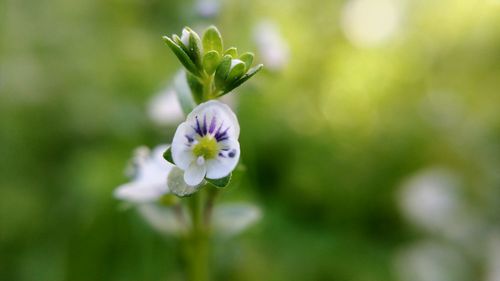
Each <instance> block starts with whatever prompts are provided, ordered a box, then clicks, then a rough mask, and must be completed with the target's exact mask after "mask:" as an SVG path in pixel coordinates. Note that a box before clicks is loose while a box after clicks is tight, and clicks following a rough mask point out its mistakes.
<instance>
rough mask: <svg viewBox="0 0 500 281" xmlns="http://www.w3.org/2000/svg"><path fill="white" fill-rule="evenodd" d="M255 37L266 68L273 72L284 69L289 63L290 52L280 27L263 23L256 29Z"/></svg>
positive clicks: (267, 22) (266, 22)
mask: <svg viewBox="0 0 500 281" xmlns="http://www.w3.org/2000/svg"><path fill="white" fill-rule="evenodd" d="M254 36H255V41H256V43H257V48H258V51H259V55H260V57H261V58H262V62H263V63H264V64H265V66H266V68H267V69H270V70H273V71H279V70H281V69H283V68H284V67H285V65H286V64H287V63H288V60H289V56H290V50H289V47H288V44H287V42H286V41H285V39H283V37H282V35H281V33H280V31H279V29H278V26H277V25H276V24H275V23H274V22H271V21H261V22H260V23H259V24H258V25H257V26H256V27H255V28H254Z"/></svg>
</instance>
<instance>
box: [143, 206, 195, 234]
mask: <svg viewBox="0 0 500 281" xmlns="http://www.w3.org/2000/svg"><path fill="white" fill-rule="evenodd" d="M138 210H139V213H140V214H141V216H142V217H143V218H144V219H146V221H147V222H148V223H149V224H150V225H151V227H153V229H155V230H156V231H158V232H159V233H163V234H166V235H178V234H180V233H182V232H185V231H186V224H184V223H182V222H181V220H180V219H179V216H178V215H177V214H176V213H175V210H174V209H173V208H165V207H161V206H159V205H154V204H142V205H140V206H139V207H138Z"/></svg>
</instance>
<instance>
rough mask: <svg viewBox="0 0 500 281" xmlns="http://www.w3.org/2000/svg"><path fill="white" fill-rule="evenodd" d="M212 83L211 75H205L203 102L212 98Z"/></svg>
mask: <svg viewBox="0 0 500 281" xmlns="http://www.w3.org/2000/svg"><path fill="white" fill-rule="evenodd" d="M212 83H213V75H207V76H206V77H205V79H204V81H203V102H205V101H208V100H211V99H212V98H213V93H212Z"/></svg>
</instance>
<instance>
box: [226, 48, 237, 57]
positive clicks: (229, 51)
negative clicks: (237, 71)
mask: <svg viewBox="0 0 500 281" xmlns="http://www.w3.org/2000/svg"><path fill="white" fill-rule="evenodd" d="M224 55H230V56H231V57H232V58H233V59H237V58H238V49H236V47H231V48H229V49H227V50H226V51H225V52H224Z"/></svg>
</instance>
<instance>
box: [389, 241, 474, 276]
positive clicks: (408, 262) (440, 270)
mask: <svg viewBox="0 0 500 281" xmlns="http://www.w3.org/2000/svg"><path fill="white" fill-rule="evenodd" d="M395 270H396V274H397V276H398V277H399V278H398V279H397V280H400V281H468V280H473V279H471V277H472V269H471V268H470V266H469V264H468V263H467V261H466V260H465V258H464V256H463V255H462V254H461V253H460V252H459V251H457V250H456V249H454V248H452V247H450V246H447V245H446V244H441V243H438V242H434V241H422V242H418V243H415V244H414V245H411V246H409V247H406V248H405V249H403V250H402V251H400V253H398V255H396V260H395Z"/></svg>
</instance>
